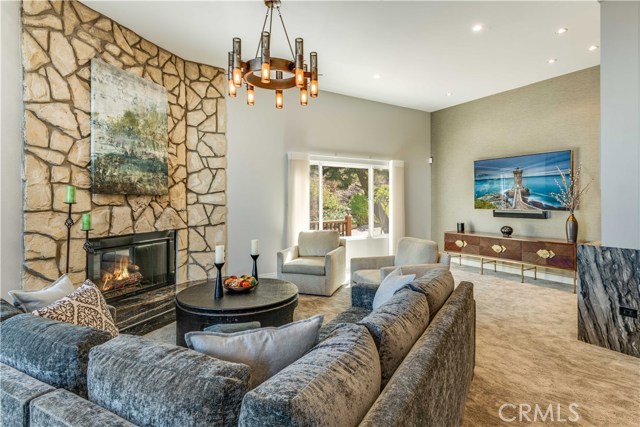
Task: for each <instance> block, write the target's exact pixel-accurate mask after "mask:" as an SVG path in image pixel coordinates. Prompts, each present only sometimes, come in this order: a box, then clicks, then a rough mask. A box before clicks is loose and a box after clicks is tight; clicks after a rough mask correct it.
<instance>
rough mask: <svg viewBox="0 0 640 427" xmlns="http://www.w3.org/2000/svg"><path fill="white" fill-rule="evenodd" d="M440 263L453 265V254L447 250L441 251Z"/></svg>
mask: <svg viewBox="0 0 640 427" xmlns="http://www.w3.org/2000/svg"><path fill="white" fill-rule="evenodd" d="M438 263H439V264H443V265H451V254H448V253H446V252H440V256H439V257H438Z"/></svg>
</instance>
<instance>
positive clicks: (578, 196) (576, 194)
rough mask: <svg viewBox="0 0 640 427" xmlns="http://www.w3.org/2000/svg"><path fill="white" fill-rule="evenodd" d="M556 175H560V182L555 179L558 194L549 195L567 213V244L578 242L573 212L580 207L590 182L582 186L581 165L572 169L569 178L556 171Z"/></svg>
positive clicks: (576, 224) (576, 222)
mask: <svg viewBox="0 0 640 427" xmlns="http://www.w3.org/2000/svg"><path fill="white" fill-rule="evenodd" d="M558 175H560V179H561V181H558V180H557V179H556V185H557V186H558V188H559V189H560V193H551V195H552V196H553V198H554V199H556V200H557V201H558V203H560V204H562V206H564V207H565V208H566V209H567V210H568V211H569V218H567V223H566V234H567V242H569V243H575V242H576V241H577V240H578V220H577V219H576V217H575V216H574V215H573V212H574V211H575V210H576V209H578V207H579V206H580V202H582V197H583V196H584V195H585V193H586V192H587V191H589V187H590V186H591V182H589V183H587V185H585V186H584V187H583V186H582V165H578V167H577V168H575V169H573V170H572V171H571V172H570V173H569V176H567V174H566V173H565V172H564V171H562V170H560V169H558Z"/></svg>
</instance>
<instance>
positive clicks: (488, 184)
mask: <svg viewBox="0 0 640 427" xmlns="http://www.w3.org/2000/svg"><path fill="white" fill-rule="evenodd" d="M571 156H572V154H571V150H564V151H555V152H549V153H539V154H531V155H523V156H513V157H503V158H497V159H488V160H476V161H475V162H474V199H475V203H474V205H475V208H476V209H497V210H502V211H544V210H564V209H566V208H565V207H564V206H563V205H562V203H559V202H558V201H557V200H556V199H555V198H554V197H553V195H552V193H551V191H552V190H553V188H554V178H556V177H557V176H558V172H557V171H562V172H565V173H566V172H569V171H570V169H571Z"/></svg>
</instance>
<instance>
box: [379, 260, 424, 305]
mask: <svg viewBox="0 0 640 427" xmlns="http://www.w3.org/2000/svg"><path fill="white" fill-rule="evenodd" d="M415 278H416V275H415V274H407V275H406V276H403V275H402V272H401V269H400V267H398V268H396V269H395V270H393V271H392V272H391V273H389V275H388V276H387V277H385V278H384V280H383V281H382V283H380V286H378V290H377V291H376V295H375V296H374V297H373V305H372V307H373V309H374V310H377V309H378V307H380V306H381V305H382V304H384V303H385V302H387V301H389V300H390V299H391V297H392V296H393V294H395V293H396V291H397V290H398V289H400V288H402V287H403V286H405V285H408V284H409V283H411V282H413V280H414V279H415Z"/></svg>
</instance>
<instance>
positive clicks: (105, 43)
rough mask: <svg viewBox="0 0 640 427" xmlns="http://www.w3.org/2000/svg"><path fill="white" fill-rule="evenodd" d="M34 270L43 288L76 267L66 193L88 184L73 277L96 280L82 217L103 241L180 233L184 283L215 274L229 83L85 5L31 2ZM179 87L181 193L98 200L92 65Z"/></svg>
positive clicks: (29, 210) (29, 187) (30, 259)
mask: <svg viewBox="0 0 640 427" xmlns="http://www.w3.org/2000/svg"><path fill="white" fill-rule="evenodd" d="M22 24H23V26H22V64H23V71H24V82H23V83H24V106H25V111H24V165H23V171H24V172H23V181H24V205H23V209H24V269H23V283H22V285H23V288H25V289H38V288H42V287H43V286H45V285H47V284H49V283H50V282H51V281H52V280H54V279H56V278H57V277H58V276H59V275H60V274H61V273H62V272H64V269H65V263H66V227H65V225H64V222H65V219H66V217H67V214H66V212H67V205H66V204H64V198H65V191H66V186H67V185H68V184H72V185H75V186H76V187H77V196H76V198H77V204H76V205H74V206H73V219H74V220H75V221H76V224H75V225H74V226H73V227H72V229H71V236H72V240H71V256H70V271H71V277H72V280H73V281H74V282H75V283H79V282H81V281H82V280H83V279H84V268H85V254H84V251H83V249H82V245H83V237H84V236H83V234H82V232H81V230H80V222H81V221H79V220H80V217H81V214H82V213H83V212H88V211H91V212H92V215H93V226H94V230H93V231H92V232H91V236H93V237H97V236H112V235H122V234H131V233H140V232H148V231H159V230H178V232H177V237H178V238H177V241H178V249H179V252H178V275H177V277H178V281H184V280H187V279H188V280H196V279H201V278H205V277H207V274H208V272H209V270H211V269H212V268H213V258H214V254H213V248H214V246H215V245H216V244H225V243H226V234H227V231H226V215H227V208H226V204H227V201H226V165H227V161H226V150H227V140H226V136H225V132H226V107H225V99H224V90H225V75H224V71H223V70H222V69H220V68H216V67H211V66H208V65H204V64H197V63H194V62H189V61H186V60H183V59H182V58H180V57H178V56H176V55H174V54H172V53H170V52H167V51H166V50H164V49H162V48H160V47H158V46H156V45H155V44H153V43H152V42H150V41H148V40H145V39H143V38H141V37H140V36H138V35H137V34H136V33H134V32H133V31H131V30H129V29H127V28H125V27H123V26H121V25H119V24H118V23H116V22H114V21H112V20H111V19H109V18H107V17H105V16H103V15H101V14H99V13H97V12H95V11H94V10H92V9H90V8H88V7H87V6H85V5H83V4H82V3H80V2H77V1H50V2H47V1H32V0H29V1H27V0H25V1H23V10H22ZM93 58H100V59H102V60H103V61H105V62H107V63H109V64H112V65H114V66H116V67H119V68H121V69H124V70H127V71H128V72H131V73H134V74H136V75H138V76H141V77H143V78H145V79H148V80H151V81H153V82H155V83H156V84H159V85H162V86H164V87H165V88H166V89H167V92H168V99H169V115H168V117H167V120H168V129H169V146H168V151H169V194H168V195H167V196H132V195H127V196H124V195H104V194H92V193H91V188H90V187H91V184H90V160H91V159H90V157H91V123H90V114H91V105H90V104H91V102H90V84H91V59H93Z"/></svg>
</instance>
